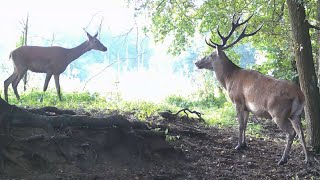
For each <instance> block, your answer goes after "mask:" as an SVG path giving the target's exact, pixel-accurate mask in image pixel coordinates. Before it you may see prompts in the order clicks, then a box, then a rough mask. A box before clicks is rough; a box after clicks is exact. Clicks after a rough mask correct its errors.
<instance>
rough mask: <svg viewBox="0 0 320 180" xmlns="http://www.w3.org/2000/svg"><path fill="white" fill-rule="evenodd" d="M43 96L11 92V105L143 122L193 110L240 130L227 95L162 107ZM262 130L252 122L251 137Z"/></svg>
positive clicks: (176, 100)
mask: <svg viewBox="0 0 320 180" xmlns="http://www.w3.org/2000/svg"><path fill="white" fill-rule="evenodd" d="M42 95H43V92H42V91H40V90H31V91H27V92H23V93H22V94H21V99H20V101H18V100H17V99H16V98H15V96H14V94H13V92H9V102H10V104H15V105H17V106H20V107H33V108H39V107H44V106H55V107H58V108H61V109H84V110H86V111H91V110H95V111H105V110H109V111H119V112H120V113H130V114H132V115H133V116H134V117H135V118H137V119H139V120H141V121H144V120H145V119H146V118H148V117H150V116H154V115H157V114H158V112H159V111H165V110H171V111H172V112H177V111H178V110H180V109H182V108H189V109H190V110H195V111H198V112H201V113H202V114H204V115H203V116H202V117H203V119H204V120H205V121H206V122H207V123H208V124H209V125H212V126H218V127H220V128H229V127H232V128H237V127H238V122H237V120H236V112H235V109H234V106H233V104H232V103H231V102H230V101H227V100H226V98H225V97H224V96H223V95H222V96H218V97H217V96H215V97H213V96H212V100H211V99H210V98H209V97H204V96H203V97H202V98H201V97H200V98H199V97H198V98H197V97H187V98H186V97H182V96H170V97H168V98H167V99H166V100H165V101H164V102H162V103H153V102H148V101H125V100H122V99H121V98H117V99H118V100H107V99H106V98H105V97H103V96H101V95H99V94H98V93H93V94H92V93H89V92H72V93H63V96H62V98H63V101H59V99H58V96H57V93H56V92H55V91H54V90H49V91H47V92H46V93H45V95H44V98H43V102H40V99H41V96H42ZM190 116H191V117H196V116H195V115H194V114H190ZM261 130H262V127H261V125H259V124H254V123H250V121H249V122H248V127H247V132H248V134H251V135H253V136H259V134H260V132H261Z"/></svg>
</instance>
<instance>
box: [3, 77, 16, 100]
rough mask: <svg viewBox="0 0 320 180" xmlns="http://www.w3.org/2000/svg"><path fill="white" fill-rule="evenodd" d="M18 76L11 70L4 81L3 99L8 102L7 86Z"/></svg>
mask: <svg viewBox="0 0 320 180" xmlns="http://www.w3.org/2000/svg"><path fill="white" fill-rule="evenodd" d="M17 77H18V74H17V73H16V72H13V73H12V75H11V76H10V77H9V78H8V79H6V80H5V81H4V83H3V84H4V97H5V100H6V101H7V102H8V87H9V85H10V84H11V83H12V82H14V81H15V80H16V79H17Z"/></svg>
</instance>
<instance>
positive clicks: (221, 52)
mask: <svg viewBox="0 0 320 180" xmlns="http://www.w3.org/2000/svg"><path fill="white" fill-rule="evenodd" d="M216 51H217V54H218V56H223V51H222V49H221V47H219V46H217V47H216Z"/></svg>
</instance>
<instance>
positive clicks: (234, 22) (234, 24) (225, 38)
mask: <svg viewBox="0 0 320 180" xmlns="http://www.w3.org/2000/svg"><path fill="white" fill-rule="evenodd" d="M252 16H253V15H251V16H250V17H249V18H248V19H246V20H244V21H243V22H241V23H239V21H240V18H241V16H239V17H238V18H237V19H235V17H236V14H233V16H232V26H231V29H230V31H229V33H228V35H227V36H223V35H222V34H221V33H220V31H219V27H218V28H217V33H218V35H219V36H220V38H221V40H222V44H218V43H215V42H213V41H212V40H211V39H210V43H208V42H207V40H205V41H206V44H207V45H209V46H211V47H213V48H216V47H220V48H221V49H227V48H229V47H231V46H233V45H235V44H236V43H237V42H239V41H240V40H241V39H242V38H244V37H248V36H253V35H255V34H256V33H257V32H258V31H259V30H260V29H261V28H262V25H263V24H261V25H260V27H259V28H258V29H257V30H256V31H254V32H253V33H249V34H246V33H245V31H246V28H247V25H246V26H245V27H244V28H243V30H242V32H241V34H240V36H239V37H238V38H237V39H236V40H235V41H234V42H232V43H231V44H230V45H227V46H226V44H227V41H228V40H229V38H230V37H231V35H232V34H233V33H234V31H235V30H236V28H237V27H240V26H242V25H243V24H246V23H247V22H248V21H249V20H250V19H251V18H252Z"/></svg>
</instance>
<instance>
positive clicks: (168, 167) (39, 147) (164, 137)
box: [0, 108, 320, 180]
mask: <svg viewBox="0 0 320 180" xmlns="http://www.w3.org/2000/svg"><path fill="white" fill-rule="evenodd" d="M29 112H32V113H36V114H38V115H39V116H40V114H41V117H42V116H44V117H46V116H50V117H51V116H61V115H63V114H69V115H68V116H66V117H69V116H75V115H79V113H80V114H81V115H82V116H83V117H82V118H84V119H86V118H91V115H90V113H83V112H82V111H76V112H73V111H61V110H58V109H50V108H49V109H41V110H29ZM104 116H112V117H115V118H117V117H119V118H120V120H121V121H124V119H123V117H124V118H125V119H126V120H128V122H130V124H131V125H130V126H131V127H130V128H131V129H130V130H128V129H126V128H123V127H119V126H117V124H115V125H114V126H108V127H99V128H98V127H94V128H93V127H88V126H84V125H80V126H77V127H70V126H65V125H62V124H61V126H57V125H55V126H54V132H55V134H54V136H47V135H45V134H46V132H45V131H44V130H43V129H41V128H26V127H21V128H17V127H14V128H12V130H11V132H10V136H8V135H5V134H3V135H0V146H1V152H0V153H1V156H0V170H1V175H0V179H43V180H46V179H48V180H49V179H60V180H64V179H84V180H91V179H92V180H98V179H154V180H156V179H157V180H160V179H293V178H299V179H312V178H314V179H320V164H319V161H320V156H319V155H316V154H315V153H313V152H310V154H311V158H312V164H310V165H307V164H304V162H303V159H304V155H303V153H302V147H301V146H300V144H299V143H295V144H294V145H293V147H292V151H291V153H290V155H291V156H290V159H289V161H288V164H286V165H283V166H278V165H277V162H278V160H279V159H280V158H281V155H282V151H283V150H284V145H285V137H284V135H283V133H282V132H281V131H279V130H278V128H277V127H276V126H275V125H274V124H273V123H272V122H271V121H260V120H256V119H254V120H253V121H254V122H256V123H263V127H264V132H263V133H264V134H263V135H262V137H266V138H254V137H247V139H248V146H249V147H248V148H247V149H246V150H243V151H237V150H234V146H235V145H236V143H237V130H236V129H233V128H223V129H220V128H217V127H210V126H207V125H206V124H205V123H203V122H202V121H201V120H199V119H197V118H188V117H186V116H176V117H168V118H163V117H161V116H153V117H150V118H148V119H147V120H146V121H145V122H138V121H136V120H134V118H133V117H132V116H131V115H130V114H129V113H128V114H127V115H123V116H118V115H115V114H109V115H101V117H104ZM0 119H1V118H0ZM114 121H116V119H114Z"/></svg>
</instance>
